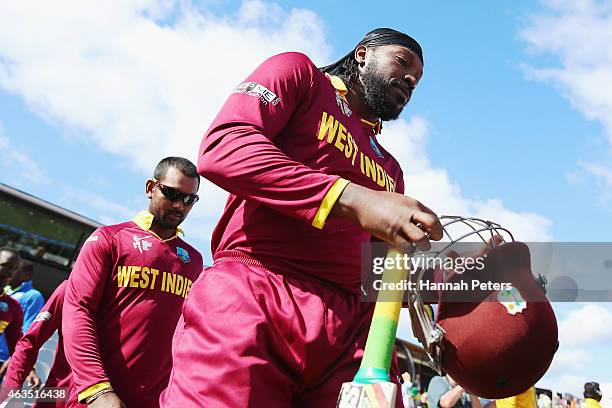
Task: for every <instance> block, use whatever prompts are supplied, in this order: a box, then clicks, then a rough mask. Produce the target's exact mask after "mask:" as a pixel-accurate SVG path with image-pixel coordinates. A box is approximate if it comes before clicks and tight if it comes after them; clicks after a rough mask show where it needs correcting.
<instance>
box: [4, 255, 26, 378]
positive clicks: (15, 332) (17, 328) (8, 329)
mask: <svg viewBox="0 0 612 408" xmlns="http://www.w3.org/2000/svg"><path fill="white" fill-rule="evenodd" d="M20 262H21V259H20V257H19V254H17V252H15V251H13V250H12V249H10V248H7V247H3V248H0V287H2V288H4V286H5V285H6V284H7V283H8V280H9V279H10V278H11V276H12V275H13V273H14V272H15V271H16V270H17V269H18V268H19V265H20ZM22 324H23V312H22V311H21V306H20V305H19V302H18V301H16V300H15V299H13V298H12V297H10V296H9V295H7V294H6V293H5V292H4V290H2V291H0V334H2V333H4V334H6V343H7V345H8V350H9V356H10V355H12V354H13V351H15V345H16V344H17V341H18V340H19V338H20V337H21V334H22V333H21V325H22ZM0 365H1V366H2V373H1V374H2V375H4V369H5V368H6V364H4V361H0Z"/></svg>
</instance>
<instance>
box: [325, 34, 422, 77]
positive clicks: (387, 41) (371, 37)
mask: <svg viewBox="0 0 612 408" xmlns="http://www.w3.org/2000/svg"><path fill="white" fill-rule="evenodd" d="M360 45H365V46H366V47H371V48H376V47H379V46H381V45H401V46H403V47H406V48H408V49H409V50H410V51H412V52H414V53H415V54H416V55H417V56H418V57H419V59H420V60H421V63H423V50H422V49H421V46H420V45H419V43H418V42H417V41H416V40H415V39H414V38H412V37H410V36H409V35H407V34H404V33H401V32H399V31H396V30H393V29H391V28H377V29H375V30H372V31H370V32H369V33H367V34H366V35H365V37H363V39H362V40H361V41H359V44H357V45H356V46H355V48H353V49H352V50H351V51H350V52H349V53H348V54H346V55H345V56H344V57H342V58H340V59H339V60H338V61H336V62H334V63H332V64H330V65H327V66H325V67H321V68H319V69H320V70H321V71H323V72H326V73H328V74H330V75H336V76H338V77H340V79H342V81H344V83H345V84H347V85H348V86H351V85H352V84H355V82H356V81H357V78H358V74H359V71H358V69H357V68H358V64H357V60H356V59H355V50H356V49H357V47H358V46H360Z"/></svg>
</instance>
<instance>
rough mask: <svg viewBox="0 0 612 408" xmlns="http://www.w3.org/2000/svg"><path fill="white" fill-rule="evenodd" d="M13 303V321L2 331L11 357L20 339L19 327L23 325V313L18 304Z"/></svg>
mask: <svg viewBox="0 0 612 408" xmlns="http://www.w3.org/2000/svg"><path fill="white" fill-rule="evenodd" d="M15 303H16V305H15V312H14V316H13V321H11V324H9V325H8V326H7V328H6V330H5V331H4V334H5V335H6V344H7V345H8V349H9V354H10V355H12V354H13V352H14V351H15V346H16V345H17V342H18V341H19V339H20V338H21V335H22V333H21V326H22V325H23V311H22V310H21V306H19V303H18V302H15Z"/></svg>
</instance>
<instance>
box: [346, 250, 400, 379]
mask: <svg viewBox="0 0 612 408" xmlns="http://www.w3.org/2000/svg"><path fill="white" fill-rule="evenodd" d="M402 254H403V252H401V251H399V250H397V249H394V248H391V249H390V250H389V252H388V253H387V258H395V257H396V256H397V255H402ZM395 266H396V267H394V268H391V269H385V270H384V272H383V275H382V287H381V290H380V291H379V292H378V297H377V301H376V306H375V308H374V314H373V316H372V323H371V325H370V331H369V332H368V339H367V341H366V346H365V350H364V353H363V358H362V360H361V366H360V367H359V370H358V371H357V374H356V375H355V379H354V380H353V381H354V382H356V383H360V384H372V383H377V382H385V381H390V379H389V367H390V366H391V357H392V355H393V347H394V345H395V336H396V334H397V325H398V322H399V314H400V310H401V308H402V301H403V298H404V290H402V289H389V284H392V283H402V282H403V281H405V279H406V278H407V276H408V271H407V270H406V269H404V268H397V265H395ZM397 286H399V287H401V286H402V285H401V284H400V285H397Z"/></svg>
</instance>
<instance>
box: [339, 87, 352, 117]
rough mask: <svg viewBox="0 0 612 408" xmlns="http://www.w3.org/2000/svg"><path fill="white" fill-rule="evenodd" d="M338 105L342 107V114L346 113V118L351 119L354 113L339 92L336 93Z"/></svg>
mask: <svg viewBox="0 0 612 408" xmlns="http://www.w3.org/2000/svg"><path fill="white" fill-rule="evenodd" d="M336 103H337V104H338V106H339V107H340V110H341V111H342V113H344V114H345V115H346V116H349V117H350V116H351V115H352V114H353V112H352V111H351V109H350V108H349V104H348V102H347V101H346V100H345V99H344V98H343V97H342V95H340V92H338V91H336Z"/></svg>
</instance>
